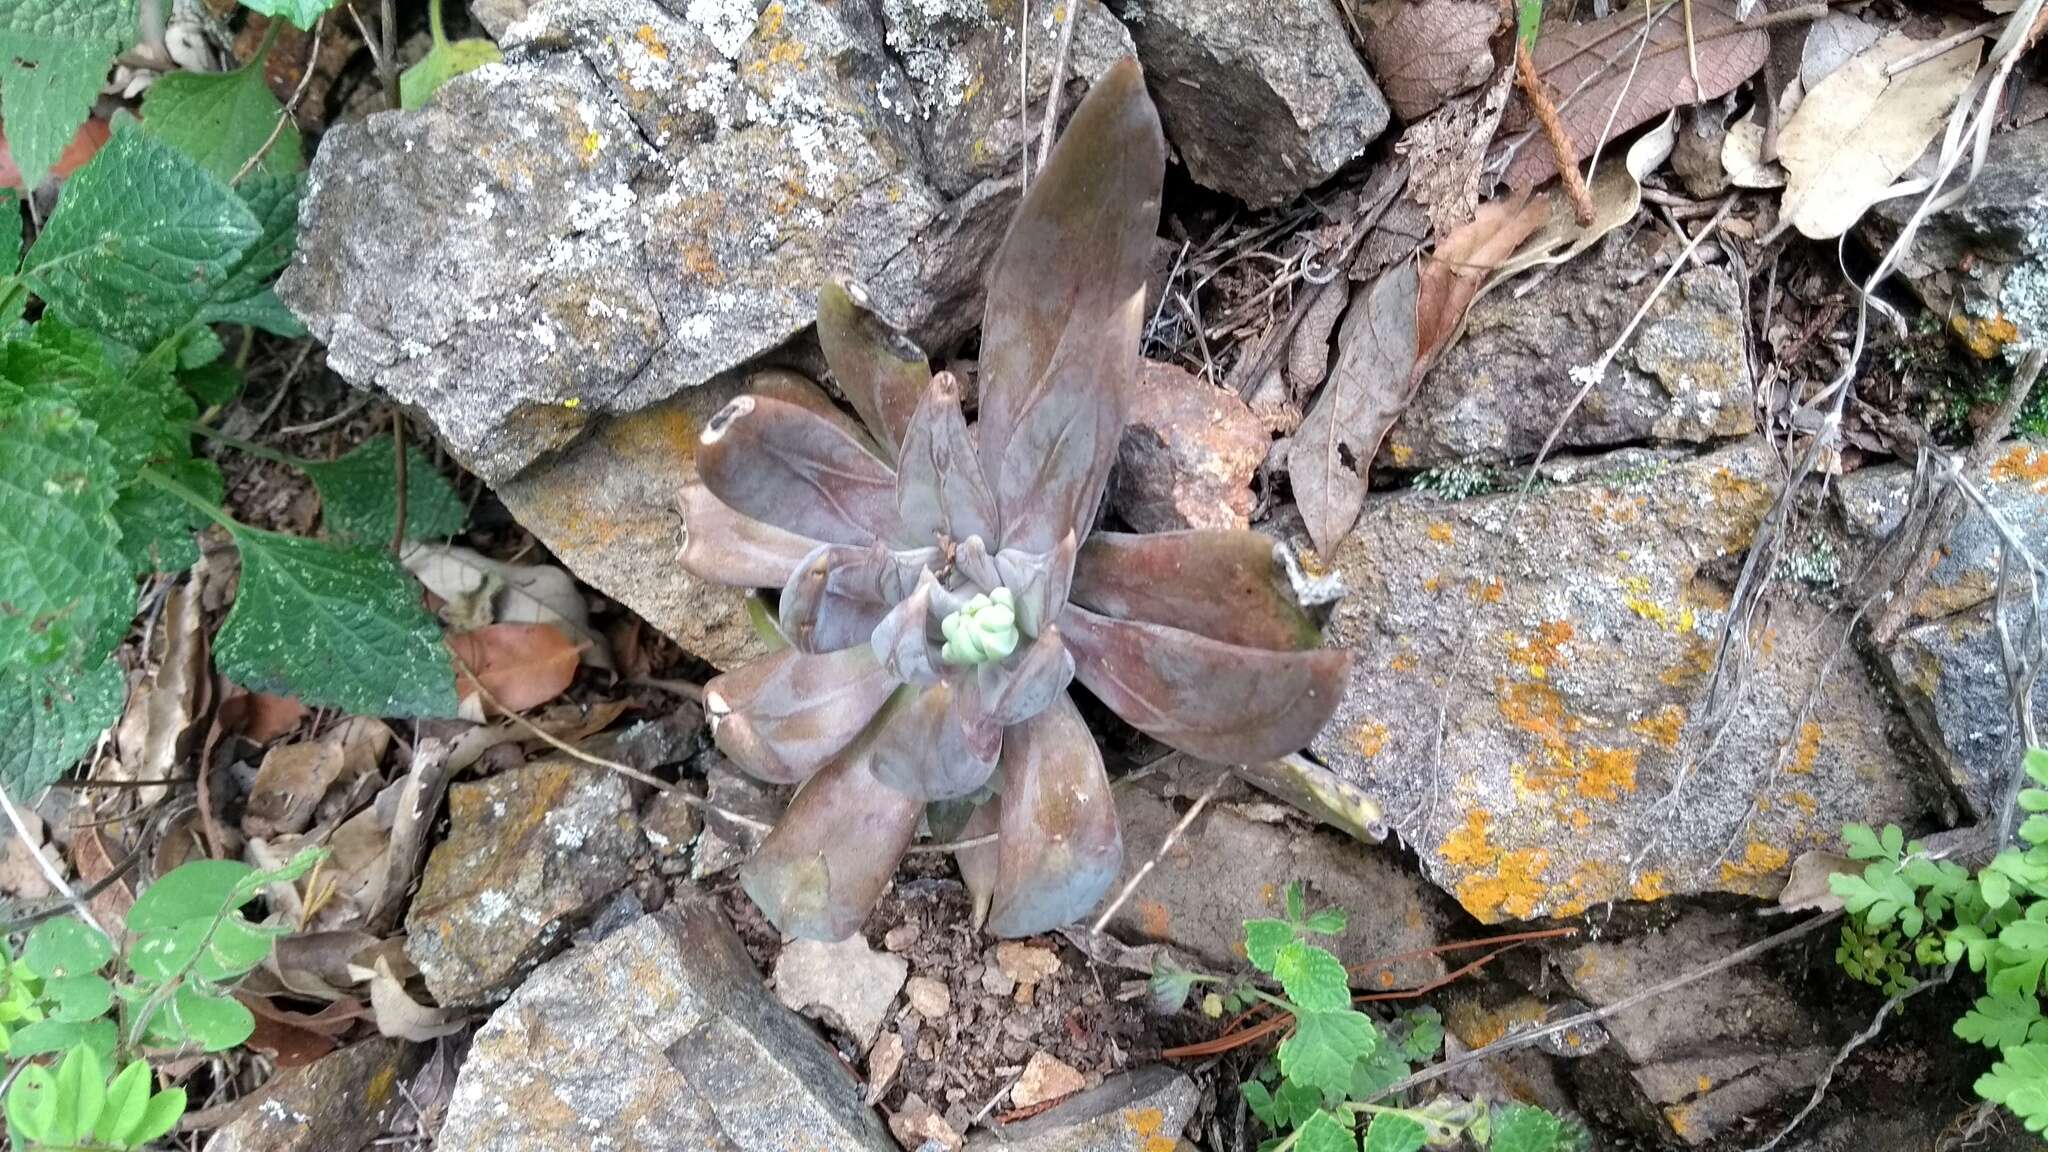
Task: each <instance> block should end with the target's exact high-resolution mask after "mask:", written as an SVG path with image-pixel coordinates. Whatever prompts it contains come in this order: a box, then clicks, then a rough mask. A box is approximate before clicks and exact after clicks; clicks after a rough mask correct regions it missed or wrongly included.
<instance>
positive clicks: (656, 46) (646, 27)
mask: <svg viewBox="0 0 2048 1152" xmlns="http://www.w3.org/2000/svg"><path fill="white" fill-rule="evenodd" d="M633 39H635V40H638V41H639V42H640V46H641V47H642V48H645V49H647V54H648V55H649V56H652V57H654V58H655V59H656V60H666V59H668V45H666V44H663V43H662V42H661V37H659V36H657V35H655V34H654V25H652V24H642V25H641V26H640V27H638V28H636V29H634V31H633Z"/></svg>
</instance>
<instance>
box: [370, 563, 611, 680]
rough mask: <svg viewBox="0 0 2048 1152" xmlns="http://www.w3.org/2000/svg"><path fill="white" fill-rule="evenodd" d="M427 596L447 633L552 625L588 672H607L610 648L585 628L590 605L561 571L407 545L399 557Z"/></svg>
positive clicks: (593, 632)
mask: <svg viewBox="0 0 2048 1152" xmlns="http://www.w3.org/2000/svg"><path fill="white" fill-rule="evenodd" d="M399 560H400V562H401V563H403V564H404V565H405V567H406V570H407V571H409V572H411V573H412V574H413V575H414V576H416V577H418V578H419V582H420V583H421V584H423V585H425V586H426V588H427V591H429V592H432V593H433V594H434V595H436V596H438V597H440V598H441V601H442V609H441V617H442V619H444V620H446V621H447V622H448V626H449V628H451V629H453V630H455V631H457V632H467V631H471V630H474V629H477V628H482V627H484V626H485V625H488V624H552V625H554V626H556V627H557V628H560V629H561V630H562V631H563V632H564V633H566V634H568V635H569V636H571V637H573V638H574V639H575V640H576V641H577V642H578V643H579V644H580V645H582V659H583V662H584V663H585V664H588V665H590V666H591V667H592V668H599V669H603V670H605V671H607V672H609V671H611V670H612V668H613V664H612V649H611V645H610V644H609V643H608V642H606V640H605V638H604V636H603V635H602V634H601V633H599V632H598V631H597V630H596V629H595V628H593V627H591V625H590V606H589V605H588V604H586V603H585V602H584V599H583V592H582V590H581V589H579V588H578V587H577V586H576V581H575V579H574V578H573V577H571V576H570V575H569V574H568V573H567V572H564V571H563V570H561V569H560V568H555V567H552V566H549V565H545V564H507V563H504V562H502V561H498V560H493V559H491V558H490V557H488V556H485V555H483V554H482V553H480V552H474V551H471V550H470V549H468V548H458V547H455V546H454V545H447V544H414V545H408V546H407V548H406V550H405V553H404V554H403V555H402V556H400V557H399Z"/></svg>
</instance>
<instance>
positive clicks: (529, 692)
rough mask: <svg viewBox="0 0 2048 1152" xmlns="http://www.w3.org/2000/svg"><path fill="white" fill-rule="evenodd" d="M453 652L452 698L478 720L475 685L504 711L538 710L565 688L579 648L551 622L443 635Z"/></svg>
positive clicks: (493, 626) (480, 711)
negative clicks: (536, 708) (488, 693)
mask: <svg viewBox="0 0 2048 1152" xmlns="http://www.w3.org/2000/svg"><path fill="white" fill-rule="evenodd" d="M448 647H449V649H450V650H451V651H453V652H454V653H455V660H456V664H455V694H456V696H457V697H459V698H460V699H461V700H462V707H463V711H464V713H465V715H467V714H468V713H469V712H470V710H471V708H472V706H474V708H475V718H476V719H479V720H480V719H482V718H483V708H484V705H483V702H482V701H481V699H479V697H481V695H482V693H480V692H478V691H477V688H478V686H479V685H481V686H482V687H483V688H484V689H485V690H487V691H489V692H490V694H491V696H492V698H493V699H494V700H495V701H496V703H497V706H499V707H501V708H504V709H505V710H506V711H508V712H524V711H526V710H527V709H528V708H535V707H539V706H540V705H542V704H545V703H547V702H548V701H550V700H553V699H554V698H555V697H557V696H560V695H561V694H562V693H564V692H566V691H568V690H569V685H570V684H571V683H572V682H573V681H574V680H575V679H576V666H577V663H578V661H579V659H580V650H579V646H578V645H577V643H576V641H574V640H572V639H570V638H569V636H568V634H567V633H565V632H563V631H562V629H560V628H557V627H555V626H554V625H552V624H486V625H485V626H483V627H482V628H477V629H473V630H471V631H468V632H459V633H456V634H455V635H453V636H450V637H448Z"/></svg>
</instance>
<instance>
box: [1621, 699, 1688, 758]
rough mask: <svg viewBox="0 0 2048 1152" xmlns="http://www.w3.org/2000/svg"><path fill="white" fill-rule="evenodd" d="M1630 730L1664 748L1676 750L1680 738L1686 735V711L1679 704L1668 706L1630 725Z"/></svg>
mask: <svg viewBox="0 0 2048 1152" xmlns="http://www.w3.org/2000/svg"><path fill="white" fill-rule="evenodd" d="M1629 730H1630V731H1632V732H1634V733H1635V734H1636V735H1638V736H1644V737H1647V738H1649V739H1650V740H1651V741H1654V742H1655V743H1656V744H1658V745H1660V746H1662V747H1664V748H1676V747H1678V741H1679V738H1680V737H1681V736H1683V735H1684V734H1685V709H1684V708H1682V707H1680V706H1679V705H1677V704H1666V705H1665V706H1664V707H1662V708H1659V709H1657V711H1655V712H1653V713H1651V714H1650V715H1648V716H1645V717H1643V718H1642V719H1640V720H1638V721H1636V722H1635V723H1633V724H1631V725H1629Z"/></svg>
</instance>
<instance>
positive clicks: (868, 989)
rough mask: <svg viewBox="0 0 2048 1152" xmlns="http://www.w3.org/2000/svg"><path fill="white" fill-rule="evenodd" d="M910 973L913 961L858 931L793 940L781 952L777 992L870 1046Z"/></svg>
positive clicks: (777, 964) (792, 1004)
mask: <svg viewBox="0 0 2048 1152" xmlns="http://www.w3.org/2000/svg"><path fill="white" fill-rule="evenodd" d="M908 975H910V962H909V961H907V960H905V959H903V957H901V956H891V955H889V954H888V953H887V952H877V951H875V950H874V949H873V948H871V947H869V946H868V942H867V938H866V937H864V936H862V935H861V934H860V933H858V932H856V933H854V934H853V935H851V936H848V937H847V938H846V939H844V940H839V941H836V942H833V943H821V942H819V941H817V940H791V941H790V942H789V943H787V944H784V945H783V946H782V954H781V955H780V956H777V957H776V958H775V998H776V999H777V1000H780V1001H781V1002H782V1003H783V1005H784V1006H785V1007H788V1008H794V1009H796V1010H797V1011H799V1012H802V1013H803V1014H805V1015H806V1016H814V1017H817V1018H818V1019H820V1020H823V1021H824V1022H825V1023H827V1024H829V1025H831V1026H832V1027H834V1028H837V1029H839V1030H840V1031H841V1032H844V1033H846V1034H847V1035H848V1036H851V1037H853V1040H854V1043H856V1044H858V1045H860V1048H861V1051H863V1052H865V1051H867V1047H868V1045H870V1044H872V1043H874V1042H875V1034H876V1033H877V1032H880V1031H881V1030H882V1021H883V1019H884V1018H885V1017H887V1016H888V1014H889V1006H890V1005H891V1004H894V1003H895V1002H896V993H897V992H898V991H899V990H900V989H901V988H902V987H903V980H904V977H906V976H908Z"/></svg>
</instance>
